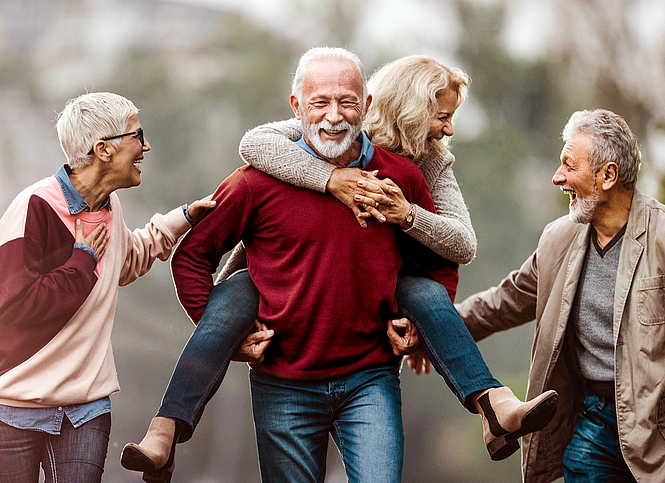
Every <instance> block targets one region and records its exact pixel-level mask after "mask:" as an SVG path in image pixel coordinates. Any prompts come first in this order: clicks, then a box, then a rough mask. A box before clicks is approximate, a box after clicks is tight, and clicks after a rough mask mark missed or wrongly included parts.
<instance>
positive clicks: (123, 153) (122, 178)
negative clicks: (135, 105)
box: [109, 115, 150, 189]
mask: <svg viewBox="0 0 665 483" xmlns="http://www.w3.org/2000/svg"><path fill="white" fill-rule="evenodd" d="M140 128H141V123H140V122H139V119H138V117H137V116H136V115H134V116H132V117H130V118H129V120H128V122H127V132H134V131H138V130H139V129H140ZM147 151H150V143H149V142H148V140H147V139H144V141H143V145H141V141H140V139H139V136H138V135H136V134H134V135H131V136H126V137H123V138H120V145H119V146H118V148H117V149H114V152H113V155H112V157H111V159H112V161H111V172H110V173H109V177H110V179H112V181H115V183H114V184H115V185H116V186H117V188H116V189H118V188H131V187H133V186H138V185H140V184H141V170H140V169H139V167H138V165H139V164H141V163H142V162H143V153H145V152H147Z"/></svg>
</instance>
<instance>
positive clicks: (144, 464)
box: [120, 271, 259, 482]
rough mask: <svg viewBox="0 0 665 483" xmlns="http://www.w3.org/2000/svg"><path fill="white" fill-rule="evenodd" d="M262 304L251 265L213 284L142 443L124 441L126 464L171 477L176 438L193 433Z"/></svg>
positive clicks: (153, 476)
mask: <svg viewBox="0 0 665 483" xmlns="http://www.w3.org/2000/svg"><path fill="white" fill-rule="evenodd" d="M258 306H259V294H258V291H257V290H256V287H255V286H254V283H253V282H252V279H251V278H250V276H249V273H248V272H247V271H244V272H239V273H236V274H235V275H233V276H231V277H229V278H228V279H226V280H224V281H222V282H220V283H218V284H217V285H215V286H214V287H213V288H212V291H211V292H210V296H209V297H208V303H207V305H206V309H205V311H204V312H203V316H202V317H201V320H200V321H199V323H198V325H197V326H196V329H195V330H194V332H193V333H192V335H191V337H190V338H189V340H188V341H187V344H186V345H185V347H184V349H183V350H182V352H181V353H180V358H179V359H178V363H177V364H176V367H175V369H174V371H173V375H172V376H171V381H170V382H169V385H168V387H167V389H166V392H165V393H164V397H163V399H162V405H161V407H160V408H159V411H158V413H157V416H156V417H154V418H153V419H152V421H151V423H150V427H149V428H148V433H147V434H146V436H145V438H143V441H141V443H140V444H135V443H128V444H126V445H125V447H124V449H123V452H122V456H121V459H120V462H121V464H122V466H124V467H125V468H127V469H129V470H134V471H143V472H144V479H145V478H148V479H147V480H146V481H164V482H166V481H170V479H171V473H172V472H173V466H174V464H173V463H174V458H175V443H176V442H185V441H187V440H188V439H189V438H191V437H192V433H193V432H194V429H196V425H197V424H198V422H199V420H200V419H201V415H202V414H203V410H204V408H205V406H206V404H207V403H208V401H209V400H210V399H211V398H212V396H214V395H215V393H216V392H217V389H218V388H219V385H220V384H221V383H222V379H224V375H225V374H226V370H227V369H228V367H229V362H230V360H231V355H232V354H233V351H234V350H235V348H236V347H237V346H238V344H240V343H241V342H242V341H243V340H244V339H245V337H247V335H248V334H249V333H251V332H252V331H253V330H254V320H255V319H256V317H257V312H258Z"/></svg>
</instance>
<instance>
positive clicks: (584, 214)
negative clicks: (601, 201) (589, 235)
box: [568, 186, 598, 224]
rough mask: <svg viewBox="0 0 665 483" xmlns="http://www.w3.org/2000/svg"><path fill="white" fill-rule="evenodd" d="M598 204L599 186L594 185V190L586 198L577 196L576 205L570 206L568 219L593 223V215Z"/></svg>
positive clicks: (575, 221)
mask: <svg viewBox="0 0 665 483" xmlns="http://www.w3.org/2000/svg"><path fill="white" fill-rule="evenodd" d="M597 206H598V187H596V186H594V187H593V192H592V193H591V194H590V195H589V196H587V197H586V198H580V197H579V196H578V197H577V198H576V202H575V206H572V205H570V206H569V210H570V211H569V213H568V219H570V221H572V222H574V223H582V224H587V223H591V220H592V219H593V215H594V213H595V212H596V207H597Z"/></svg>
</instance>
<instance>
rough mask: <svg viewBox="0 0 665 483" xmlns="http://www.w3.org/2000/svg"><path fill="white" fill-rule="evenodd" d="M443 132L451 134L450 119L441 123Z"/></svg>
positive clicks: (451, 125)
mask: <svg viewBox="0 0 665 483" xmlns="http://www.w3.org/2000/svg"><path fill="white" fill-rule="evenodd" d="M443 134H445V135H446V136H452V135H453V123H452V122H450V121H446V122H444V123H443Z"/></svg>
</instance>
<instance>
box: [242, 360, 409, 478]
mask: <svg viewBox="0 0 665 483" xmlns="http://www.w3.org/2000/svg"><path fill="white" fill-rule="evenodd" d="M250 381H251V387H252V410H253V412H254V426H255V428H256V442H257V447H258V452H259V463H260V467H261V481H263V483H291V482H298V483H323V481H324V478H325V473H326V456H327V455H326V452H327V448H328V435H329V434H330V435H332V438H333V440H334V442H335V445H336V446H337V449H338V450H339V453H340V456H341V457H342V461H343V463H344V468H345V469H346V475H347V481H348V482H349V483H399V482H400V481H401V480H402V461H403V459H404V458H403V457H404V430H403V427H402V398H401V393H400V388H399V370H398V368H397V367H396V366H383V367H375V368H371V369H365V370H362V371H358V372H355V373H353V374H350V375H347V376H344V377H341V378H338V379H332V380H323V381H299V380H289V379H283V378H279V377H275V376H272V375H268V374H261V373H259V372H256V371H251V372H250Z"/></svg>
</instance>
